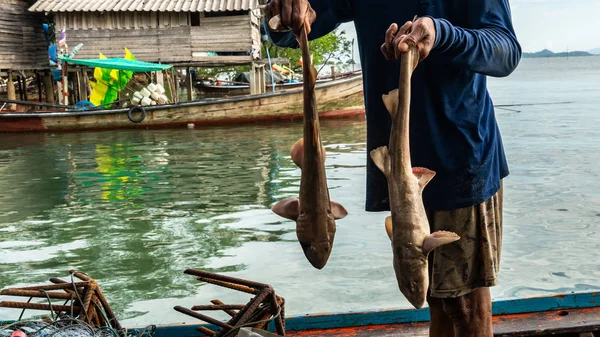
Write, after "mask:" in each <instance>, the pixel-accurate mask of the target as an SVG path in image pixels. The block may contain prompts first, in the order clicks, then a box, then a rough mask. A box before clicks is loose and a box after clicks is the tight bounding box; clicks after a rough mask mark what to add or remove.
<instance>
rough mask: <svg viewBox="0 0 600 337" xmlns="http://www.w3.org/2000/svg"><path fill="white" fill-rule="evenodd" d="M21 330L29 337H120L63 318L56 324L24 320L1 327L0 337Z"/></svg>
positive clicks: (108, 330) (78, 321)
mask: <svg viewBox="0 0 600 337" xmlns="http://www.w3.org/2000/svg"><path fill="white" fill-rule="evenodd" d="M17 330H20V331H22V332H24V333H25V334H26V335H27V337H120V336H119V334H118V333H117V332H116V331H114V330H113V329H112V328H108V327H106V328H98V329H94V328H92V327H91V326H90V325H88V324H87V323H85V322H84V321H81V320H78V319H75V318H70V317H62V318H60V319H58V320H56V321H54V322H47V321H44V320H35V321H31V320H24V321H18V322H14V323H11V324H8V325H5V326H2V327H0V337H10V335H11V334H12V333H13V332H14V331H17Z"/></svg>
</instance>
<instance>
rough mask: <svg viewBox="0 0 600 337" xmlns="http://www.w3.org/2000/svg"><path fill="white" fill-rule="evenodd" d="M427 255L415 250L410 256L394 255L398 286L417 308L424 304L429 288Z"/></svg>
mask: <svg viewBox="0 0 600 337" xmlns="http://www.w3.org/2000/svg"><path fill="white" fill-rule="evenodd" d="M400 261H402V262H400ZM427 268H428V263H427V257H426V256H424V255H422V254H421V253H419V252H417V251H415V255H414V256H412V257H410V258H409V257H408V256H405V257H403V258H401V259H400V258H397V257H396V256H395V257H394V269H395V270H396V280H397V281H398V287H399V288H400V291H401V292H402V294H403V295H404V296H405V297H406V299H407V300H408V301H409V302H410V304H412V305H413V306H414V307H415V308H417V309H419V308H421V307H423V305H424V304H425V300H426V298H427V290H428V288H429V274H428V269H427Z"/></svg>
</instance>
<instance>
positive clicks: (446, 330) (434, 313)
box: [427, 296, 455, 337]
mask: <svg viewBox="0 0 600 337" xmlns="http://www.w3.org/2000/svg"><path fill="white" fill-rule="evenodd" d="M427 303H428V304H429V315H430V316H431V319H430V322H429V337H455V335H454V323H453V322H452V320H451V319H450V317H449V316H448V314H446V312H445V311H444V303H443V302H442V299H440V298H435V297H431V296H427Z"/></svg>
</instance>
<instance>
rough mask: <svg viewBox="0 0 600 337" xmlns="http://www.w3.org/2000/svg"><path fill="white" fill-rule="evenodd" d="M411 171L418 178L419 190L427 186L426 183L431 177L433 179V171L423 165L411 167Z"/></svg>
mask: <svg viewBox="0 0 600 337" xmlns="http://www.w3.org/2000/svg"><path fill="white" fill-rule="evenodd" d="M412 171H413V174H414V175H415V177H417V179H418V180H419V187H421V192H422V191H423V189H424V188H425V186H427V184H428V183H429V182H430V181H431V179H433V177H434V176H435V172H434V171H432V170H430V169H426V168H424V167H413V168H412Z"/></svg>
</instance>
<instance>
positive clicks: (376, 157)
mask: <svg viewBox="0 0 600 337" xmlns="http://www.w3.org/2000/svg"><path fill="white" fill-rule="evenodd" d="M371 159H373V162H374V163H375V165H376V166H377V167H378V168H379V169H380V170H381V172H383V174H385V176H386V177H389V175H390V174H391V172H392V164H391V162H390V152H389V150H388V148H387V146H381V147H378V148H376V149H375V150H373V151H371Z"/></svg>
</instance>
